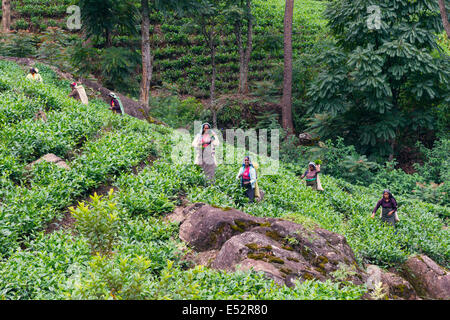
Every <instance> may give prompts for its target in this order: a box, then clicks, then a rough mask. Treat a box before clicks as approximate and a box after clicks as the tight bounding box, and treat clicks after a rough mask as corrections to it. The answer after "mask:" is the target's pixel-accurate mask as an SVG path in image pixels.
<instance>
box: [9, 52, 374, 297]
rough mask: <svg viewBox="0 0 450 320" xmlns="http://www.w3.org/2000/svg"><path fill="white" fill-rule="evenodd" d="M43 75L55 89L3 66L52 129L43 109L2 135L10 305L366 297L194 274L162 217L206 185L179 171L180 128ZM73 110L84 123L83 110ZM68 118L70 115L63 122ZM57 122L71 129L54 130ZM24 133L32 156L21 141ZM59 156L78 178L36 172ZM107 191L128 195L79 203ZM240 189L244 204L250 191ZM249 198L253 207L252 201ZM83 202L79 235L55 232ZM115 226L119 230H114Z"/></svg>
mask: <svg viewBox="0 0 450 320" xmlns="http://www.w3.org/2000/svg"><path fill="white" fill-rule="evenodd" d="M39 67H40V69H41V70H42V75H43V77H44V79H45V85H42V84H35V83H32V82H26V81H21V80H19V81H17V79H21V78H23V77H24V74H25V72H24V71H25V70H22V69H21V68H20V67H18V66H17V65H15V64H13V63H9V62H4V61H2V62H1V63H0V68H1V69H2V72H1V79H0V83H1V84H2V94H4V95H12V94H13V92H14V93H17V94H19V95H22V96H23V97H24V99H25V100H24V101H26V100H27V99H28V100H30V101H32V100H33V99H36V98H37V99H41V100H42V101H43V108H44V109H45V110H46V112H47V116H48V121H47V122H42V121H40V120H34V119H33V118H32V113H31V112H30V113H29V114H24V115H23V117H22V118H21V119H18V121H12V120H14V118H13V117H6V119H9V120H8V121H9V122H8V126H6V127H2V128H1V130H2V132H9V135H6V134H5V137H7V138H6V139H5V140H4V141H3V140H2V148H3V149H1V150H2V152H6V151H8V150H9V149H7V147H8V148H10V149H11V150H12V151H13V154H14V156H12V157H11V156H9V157H2V158H1V159H2V160H1V165H2V166H3V168H5V170H2V176H1V179H0V182H1V184H0V201H1V204H2V205H1V207H0V232H1V235H2V236H1V238H0V239H1V248H2V251H1V258H0V275H1V277H2V282H1V283H0V297H2V298H5V299H67V298H69V299H79V298H82V299H99V298H100V299H144V298H145V299H163V298H164V299H167V298H170V299H187V298H189V299H229V298H239V299H304V298H308V299H358V298H359V297H360V296H361V295H362V294H364V292H365V288H364V287H361V286H353V285H350V284H347V283H339V282H331V281H327V282H324V283H321V282H318V281H306V282H304V283H302V284H298V285H297V286H296V287H295V288H294V289H289V288H287V287H280V286H279V285H276V284H275V283H274V282H273V281H270V280H268V279H267V278H265V277H264V276H263V275H262V274H257V273H252V272H237V273H225V272H218V271H212V270H208V269H204V268H195V269H189V270H185V269H186V267H187V266H186V262H183V260H181V253H182V251H185V250H187V248H185V246H184V245H183V244H182V243H181V242H180V240H179V239H178V228H177V226H176V225H174V224H170V223H167V222H164V220H162V219H161V218H160V217H159V216H160V215H162V214H165V213H168V212H170V211H172V210H173V208H174V206H175V205H177V204H178V203H179V197H180V196H182V195H183V194H191V193H192V191H193V190H195V188H198V187H202V188H204V187H205V186H206V183H205V177H204V176H203V174H202V173H201V170H200V169H199V168H198V167H196V166H193V165H189V166H185V165H175V164H173V163H172V160H171V157H170V155H171V151H172V148H173V146H174V144H176V142H177V141H176V139H174V137H175V135H173V133H172V130H171V129H167V128H163V127H159V126H155V125H150V124H147V123H144V122H141V121H139V120H135V119H133V118H131V117H129V116H118V115H115V114H113V113H110V112H109V111H108V110H107V108H106V105H104V104H103V103H101V102H100V101H91V103H90V104H89V106H84V105H82V104H80V103H79V102H77V101H75V100H71V99H67V98H66V95H67V94H68V88H67V84H65V83H60V82H59V80H57V77H56V76H55V75H54V74H53V73H52V72H51V70H50V69H48V68H45V67H44V66H39ZM13 79H14V80H13ZM12 81H14V85H13V82H12ZM13 88H15V89H13ZM25 97H26V98H25ZM9 104H10V105H9V106H7V107H5V109H6V110H12V111H13V112H17V111H16V110H15V107H17V108H21V106H18V105H17V104H15V103H14V101H11V102H10V103H9ZM31 106H32V105H31ZM73 109H76V110H77V111H78V112H79V114H80V115H79V116H77V115H76V113H75V112H73V113H71V110H73ZM64 112H66V113H67V114H68V115H70V116H67V117H65V118H61V117H62V114H63V113H64ZM90 114H92V115H96V116H89V115H90ZM80 118H84V119H85V122H83V124H84V125H80V126H77V123H78V121H80ZM52 119H55V120H52ZM61 119H64V120H61ZM56 120H58V123H59V124H60V125H59V126H55V125H54V124H53V121H55V122H56ZM23 128H27V130H24V129H23ZM70 128H74V129H70ZM76 128H78V129H76ZM82 128H84V130H86V131H83V130H81V129H82ZM80 130H81V131H80ZM18 132H20V137H21V139H22V144H23V146H24V148H23V150H22V148H19V147H18V146H15V144H13V141H14V139H13V138H12V137H14V136H15V135H17V137H18V136H19V133H18ZM39 132H42V133H40V134H38V133H39ZM60 135H61V136H62V137H64V139H63V138H58V137H59V136H60ZM8 137H10V138H8ZM38 137H40V138H39V139H38ZM44 137H47V139H45V140H43V141H44V142H43V143H41V144H37V145H36V141H40V140H41V139H42V138H44ZM49 137H53V138H52V139H49ZM79 137H84V138H83V139H81V140H80V139H79ZM27 146H28V147H27ZM50 151H51V152H54V153H56V154H57V155H59V156H61V157H62V158H63V159H65V160H66V161H67V163H68V165H69V166H70V170H66V169H62V168H58V167H57V166H55V165H53V164H48V163H40V164H37V165H35V166H33V167H32V168H31V169H26V168H25V165H26V164H27V163H28V162H30V161H33V160H35V159H37V158H39V157H40V156H42V155H43V154H45V153H47V152H50ZM7 154H8V155H9V154H10V153H7ZM149 154H150V155H151V156H152V157H155V156H159V157H160V159H159V160H158V161H156V162H154V163H153V165H151V166H147V167H145V168H143V169H142V171H140V172H138V173H137V174H131V169H132V168H133V167H136V166H137V165H139V164H140V163H141V164H142V163H144V165H145V162H143V161H144V160H145V159H147V158H148V156H149ZM147 164H149V163H147ZM106 183H108V184H113V185H115V186H116V188H117V189H118V191H117V192H116V193H110V195H109V197H108V198H105V199H103V198H99V197H97V198H96V197H94V198H93V199H91V200H92V201H93V202H92V203H87V204H86V205H74V204H75V203H76V201H78V200H79V199H80V197H81V199H83V198H85V197H86V196H87V195H89V194H91V192H92V190H94V189H95V188H96V187H98V186H100V185H102V184H106ZM227 190H231V189H227ZM233 190H234V191H235V193H234V194H235V195H238V192H239V189H238V188H234V189H233ZM238 198H239V199H241V200H240V201H241V203H244V201H243V200H244V199H243V197H242V196H241V195H239V196H238ZM211 203H214V201H213V202H211ZM71 205H72V206H74V209H73V210H72V213H73V215H74V217H75V219H76V225H77V226H78V231H79V233H71V232H68V231H65V230H60V231H56V232H52V231H47V226H48V225H49V223H50V222H52V221H55V219H58V218H60V217H62V216H63V215H64V213H65V212H67V208H68V207H69V206H71ZM76 206H78V209H76V208H75V207H76ZM113 218H114V219H113ZM111 219H113V220H114V224H113V225H111V223H110V222H111V221H109V222H107V221H108V220H111ZM105 222H106V224H105ZM100 231H101V232H100ZM48 232H50V233H48ZM93 252H98V253H100V254H97V255H93ZM103 253H106V255H102V254H103ZM212 284H214V286H212ZM211 287H214V288H215V290H214V291H211Z"/></svg>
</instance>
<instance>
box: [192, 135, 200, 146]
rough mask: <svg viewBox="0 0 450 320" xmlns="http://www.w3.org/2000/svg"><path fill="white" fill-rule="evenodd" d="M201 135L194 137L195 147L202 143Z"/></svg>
mask: <svg viewBox="0 0 450 320" xmlns="http://www.w3.org/2000/svg"><path fill="white" fill-rule="evenodd" d="M199 140H200V135H198V134H197V135H196V136H195V138H194V141H192V146H193V147H194V148H198V147H199V144H200V141H199Z"/></svg>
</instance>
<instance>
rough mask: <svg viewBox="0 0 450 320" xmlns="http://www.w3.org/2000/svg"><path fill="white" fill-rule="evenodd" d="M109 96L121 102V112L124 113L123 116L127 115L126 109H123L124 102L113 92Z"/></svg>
mask: <svg viewBox="0 0 450 320" xmlns="http://www.w3.org/2000/svg"><path fill="white" fill-rule="evenodd" d="M108 95H109V96H110V97H111V98H113V99H116V100H117V102H119V107H120V111H121V112H122V114H125V109H124V108H123V105H122V101H120V99H119V97H118V96H117V95H116V94H115V93H114V92H112V91H111V92H110V93H109V94H108Z"/></svg>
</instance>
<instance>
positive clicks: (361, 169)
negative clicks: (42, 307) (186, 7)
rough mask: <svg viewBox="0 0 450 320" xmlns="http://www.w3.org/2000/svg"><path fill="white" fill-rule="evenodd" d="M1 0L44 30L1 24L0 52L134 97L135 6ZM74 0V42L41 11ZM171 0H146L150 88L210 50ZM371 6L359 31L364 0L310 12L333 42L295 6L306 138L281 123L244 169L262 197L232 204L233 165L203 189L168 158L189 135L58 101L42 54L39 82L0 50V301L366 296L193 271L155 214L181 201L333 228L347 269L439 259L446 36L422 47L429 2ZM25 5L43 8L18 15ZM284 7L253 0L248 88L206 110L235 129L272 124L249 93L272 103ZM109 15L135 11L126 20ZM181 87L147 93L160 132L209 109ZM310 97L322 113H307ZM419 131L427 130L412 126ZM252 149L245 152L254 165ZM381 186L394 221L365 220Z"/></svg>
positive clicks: (172, 81)
mask: <svg viewBox="0 0 450 320" xmlns="http://www.w3.org/2000/svg"><path fill="white" fill-rule="evenodd" d="M198 2H201V1H198ZM13 3H14V6H13V9H14V10H15V12H16V13H19V14H20V18H19V19H17V20H16V21H15V25H14V28H16V29H21V30H22V29H29V31H33V32H44V33H42V34H40V35H29V34H22V33H19V34H12V35H8V36H5V38H4V39H5V41H4V42H3V41H1V42H0V54H4V55H8V56H18V57H28V56H35V57H39V58H41V59H45V60H46V61H49V62H50V63H51V64H54V65H58V67H60V68H62V69H64V70H70V71H75V72H76V73H78V74H79V75H88V74H90V73H93V74H94V75H96V76H97V77H99V78H100V80H101V81H102V82H103V84H105V85H107V86H109V87H111V88H114V89H117V88H118V89H120V91H122V92H127V93H130V94H134V95H135V94H137V93H138V89H137V88H138V82H139V80H140V77H139V76H136V74H138V72H139V68H140V65H139V64H140V60H139V56H140V39H139V37H138V33H137V31H138V25H137V24H138V22H137V20H135V19H136V17H135V15H136V14H137V11H136V10H137V9H139V6H137V7H133V4H134V5H136V4H137V2H136V1H131V0H123V1H120V4H121V5H120V6H116V7H114V8H111V6H110V7H105V8H104V10H100V11H101V12H100V14H98V15H96V10H98V9H99V8H98V7H97V6H96V4H97V3H98V1H84V0H83V1H81V0H80V1H75V0H74V1H51V2H49V4H48V6H47V7H48V8H44V7H46V5H44V4H43V3H41V2H38V1H35V0H27V1H13ZM72 3H80V4H81V5H83V6H84V8H85V9H89V10H90V11H89V10H87V11H86V12H85V14H87V13H88V14H89V15H90V17H91V18H92V17H94V18H95V19H97V20H95V19H94V20H92V21H88V24H89V25H90V29H89V30H88V32H89V33H90V34H91V35H92V36H94V37H93V39H92V42H91V44H90V45H88V46H86V45H85V44H83V42H82V39H81V38H80V36H79V35H77V34H73V35H70V34H66V33H62V32H60V31H58V30H56V31H55V30H51V31H48V32H45V30H46V29H47V26H46V24H48V25H50V24H52V25H55V26H56V25H59V26H61V22H62V21H56V20H52V18H55V19H57V18H63V17H64V12H63V10H62V9H63V7H62V6H63V5H64V6H67V5H68V4H72ZM107 3H108V1H106V2H104V4H107ZM177 3H178V1H175V0H174V1H170V2H165V5H167V7H165V6H164V4H163V2H162V1H156V4H155V6H154V7H153V8H152V13H151V22H152V26H151V28H152V30H151V31H152V32H151V34H152V46H153V49H152V52H153V55H154V63H155V65H154V67H155V68H154V70H155V74H154V79H153V80H154V81H153V85H154V86H161V87H163V88H164V89H167V90H168V91H170V92H171V93H172V94H174V95H176V94H182V95H185V94H188V95H189V96H195V97H197V98H205V97H208V95H209V93H208V91H209V85H210V82H209V77H210V75H209V74H210V72H211V66H210V63H211V61H210V56H209V54H210V52H209V48H208V46H207V44H205V42H204V37H203V35H202V34H201V30H200V28H199V27H198V26H195V25H194V24H193V22H194V20H195V19H193V18H192V17H191V18H188V17H186V16H184V17H183V16H182V15H179V14H178V11H177V14H175V13H174V11H171V10H173V9H174V8H175V9H180V8H181V7H178V6H177ZM373 3H375V4H378V5H380V6H381V7H382V9H383V10H384V11H383V12H384V15H383V19H382V27H381V29H379V30H376V29H375V30H369V29H367V24H366V19H367V15H368V13H367V11H366V6H367V4H369V1H362V0H361V1H346V0H338V1H332V2H331V3H330V5H329V8H328V10H327V11H326V16H325V18H326V19H327V20H328V21H329V23H328V26H329V29H330V30H331V31H332V33H333V37H334V38H332V39H330V38H329V39H327V40H325V41H322V40H323V39H322V38H323V37H325V32H326V30H328V29H327V28H328V27H327V26H326V25H325V24H326V20H325V19H324V17H323V16H322V14H321V13H322V11H323V9H324V8H325V5H326V4H325V1H314V0H309V1H307V0H298V1H296V2H295V4H296V7H295V16H294V34H295V37H294V44H293V46H294V57H295V59H296V63H295V67H294V69H295V70H294V80H295V81H294V82H295V84H294V92H295V94H294V113H295V115H294V120H295V124H296V128H297V129H298V130H303V129H304V128H307V127H308V126H309V128H311V129H313V130H312V131H314V132H315V133H317V134H318V136H319V138H317V139H313V142H312V144H313V146H310V147H303V146H299V145H298V138H297V137H294V136H291V137H286V136H285V133H284V132H282V140H283V141H282V145H281V166H280V169H279V171H278V172H277V173H276V174H273V175H261V176H259V177H258V178H259V186H260V188H261V189H262V190H263V191H264V192H265V199H264V201H263V202H261V203H255V204H248V200H247V198H246V197H245V196H244V193H243V190H242V189H241V187H240V186H239V184H238V182H237V180H236V179H235V176H236V173H237V170H238V168H239V165H240V160H238V162H237V163H235V164H234V165H230V164H226V165H225V164H220V165H219V167H218V168H217V173H216V183H215V184H214V185H209V184H207V183H206V179H205V177H204V175H203V172H202V170H201V169H200V168H199V167H198V166H195V165H193V164H191V163H181V164H180V163H176V162H174V159H173V158H172V156H173V155H174V154H172V152H173V151H174V150H175V149H174V147H176V146H179V145H180V143H181V144H183V145H184V146H186V147H187V148H189V149H191V148H190V146H191V144H190V143H191V141H192V137H191V136H187V135H183V134H181V135H180V134H178V133H176V132H175V131H174V130H173V129H170V128H167V127H162V126H157V125H154V124H148V123H146V122H143V121H139V120H137V119H134V118H132V117H129V116H127V115H124V116H119V115H116V114H113V113H111V112H110V111H109V110H108V107H107V106H106V105H105V104H104V103H103V102H102V101H99V100H95V99H94V100H91V101H90V103H89V105H88V106H86V105H83V104H81V103H79V102H77V101H75V100H73V99H70V98H68V97H67V95H68V93H69V83H68V82H67V81H62V80H61V79H59V78H58V76H57V75H56V74H55V73H54V72H53V71H52V70H51V69H50V68H49V67H47V66H45V65H43V64H38V65H37V67H38V68H39V69H40V73H41V74H42V77H43V79H44V82H43V83H34V82H30V81H27V80H25V75H26V72H27V70H26V69H22V68H21V67H19V66H18V65H16V64H14V63H10V62H6V61H0V99H1V101H2V105H1V107H0V136H1V137H2V139H1V140H0V278H1V279H2V281H0V299H1V298H4V299H358V298H360V297H361V296H362V295H363V294H364V293H365V292H366V288H365V287H364V286H354V285H351V284H349V283H347V282H342V279H340V277H339V275H338V274H336V276H334V278H333V281H331V280H328V281H326V282H319V281H317V280H312V281H305V282H302V283H297V284H296V286H295V287H293V288H287V287H285V286H279V285H277V284H275V283H274V282H273V281H271V280H268V279H267V278H266V277H264V275H263V274H261V273H255V272H241V271H237V272H234V273H227V272H222V271H215V270H210V269H208V268H204V267H195V268H191V267H192V265H190V264H189V263H187V262H186V261H185V260H183V259H182V257H183V256H184V255H185V254H186V253H187V252H189V249H188V248H186V246H185V245H184V243H182V242H181V241H180V240H179V238H178V226H177V225H176V224H172V223H169V222H167V221H166V219H164V216H165V215H166V214H168V213H170V212H172V211H173V210H174V209H175V207H176V206H177V205H180V204H181V203H184V202H185V201H188V202H205V203H208V204H211V205H215V206H218V207H224V208H228V207H234V208H238V209H240V210H242V211H244V212H247V213H249V214H252V215H255V216H260V217H276V218H284V219H289V220H292V221H295V222H297V223H301V224H302V225H304V226H305V227H307V228H310V229H314V228H316V227H322V228H325V229H328V230H331V231H334V232H337V233H340V234H342V235H344V236H345V237H346V239H347V241H348V243H349V244H350V246H351V248H352V249H353V251H354V252H355V256H356V258H357V261H358V263H359V265H360V266H361V267H364V264H366V263H374V264H377V265H380V266H383V267H390V266H394V267H395V266H399V265H400V264H401V263H403V262H404V261H405V260H406V259H407V258H408V256H409V255H411V254H416V253H423V254H426V255H427V256H429V257H430V258H432V259H433V260H435V261H436V262H437V263H439V264H441V265H443V266H444V267H446V268H448V267H450V265H449V261H450V251H449V244H450V237H449V234H448V229H447V223H448V217H449V216H450V210H449V208H448V204H449V196H448V194H449V191H450V185H449V183H450V182H449V181H450V179H449V178H450V171H449V169H448V168H449V164H450V163H449V154H450V149H449V147H450V145H449V140H448V139H449V137H448V106H449V105H450V104H449V96H448V93H449V90H448V83H449V74H450V72H449V70H448V66H449V65H450V64H449V62H448V48H446V50H447V51H445V48H444V51H441V48H440V47H438V45H437V43H439V45H440V46H444V45H445V43H446V42H445V40H442V39H441V40H439V42H436V40H437V33H438V32H439V31H440V26H439V25H438V22H439V21H438V16H437V15H436V10H435V9H436V3H435V2H433V3H431V2H430V1H428V0H420V1H415V2H414V3H413V5H412V4H411V3H410V2H408V5H411V6H410V7H409V6H408V8H407V7H405V3H406V2H404V1H394V2H392V1H375V2H374V1H371V2H370V4H373ZM393 3H395V4H397V5H396V6H394V5H393ZM178 4H180V3H178ZM184 4H186V3H184ZM49 8H52V10H53V11H52V12H51V11H50V9H49ZM64 8H65V7H64ZM430 8H431V9H432V10H431V11H430ZM33 10H35V12H39V17H41V18H42V17H45V18H46V19H45V21H44V20H42V19H41V21H38V20H37V19H38V18H36V17H34V16H32V15H31V12H33ZM111 10H112V11H111ZM283 10H284V1H283V0H270V1H264V0H253V15H254V32H255V34H254V50H253V53H252V60H251V63H250V81H251V84H252V86H253V88H252V90H254V91H255V96H249V97H247V99H239V101H238V102H235V101H232V99H231V100H230V101H227V102H226V103H223V101H221V103H222V104H223V107H222V109H221V110H219V112H218V119H219V122H221V123H224V124H227V125H229V126H233V127H236V126H240V127H241V128H247V127H248V125H249V124H248V122H247V120H249V119H248V118H247V117H246V116H247V115H249V114H250V115H251V116H252V117H254V118H255V119H256V120H257V121H256V127H257V128H274V129H278V128H279V123H278V119H277V114H276V112H273V111H272V110H269V111H261V110H259V109H258V108H257V107H255V105H258V106H259V105H260V104H262V103H264V102H269V105H270V106H272V107H273V103H276V101H277V99H278V98H279V93H280V92H279V91H280V90H279V84H280V81H281V80H282V79H281V72H280V70H281V61H282V58H283V37H282V36H283V35H282V30H283ZM409 10H410V11H409ZM181 11H182V10H179V12H181ZM167 12H171V13H172V14H170V15H165V13H167ZM411 12H412V13H414V15H411V14H410V13H411ZM386 13H389V15H387V14H386ZM224 14H228V13H225V12H224ZM124 15H125V16H131V15H132V16H133V18H134V19H130V20H129V22H131V24H130V23H126V22H124V21H123V20H124V19H123V17H124ZM85 17H86V16H85ZM218 19H219V21H220V22H221V23H219V25H218V26H217V30H218V32H219V36H218V37H217V40H218V47H217V49H218V51H217V56H216V59H217V61H216V62H217V64H218V81H217V83H216V85H217V88H218V91H219V93H220V94H225V95H228V94H230V93H235V92H236V90H237V83H238V71H239V63H238V61H239V55H238V50H237V47H236V43H235V40H236V39H235V38H234V37H235V35H234V32H233V31H234V30H233V28H234V27H235V25H234V24H233V22H232V21H228V19H227V17H226V16H225V15H223V16H222V15H221V14H219V17H218ZM51 21H53V22H51ZM127 21H128V20H127ZM100 22H101V23H100ZM197 22H198V21H197ZM27 26H28V27H27ZM321 52H323V54H322V55H319V53H321ZM445 52H447V53H445ZM69 57H70V58H69ZM311 83H312V85H310V84H311ZM230 96H232V95H230ZM197 98H193V97H189V98H184V99H183V100H181V99H179V98H177V97H175V96H169V97H167V96H164V95H163V96H160V97H157V98H153V99H151V102H150V104H151V106H152V110H151V114H152V115H153V116H155V117H157V118H159V119H162V120H164V121H165V122H166V123H167V124H169V126H171V127H173V128H180V127H184V128H189V129H193V128H192V126H191V125H192V122H193V121H194V120H210V116H211V115H210V113H209V112H207V111H205V110H204V108H203V107H202V104H201V102H200V100H197ZM223 100H226V99H223ZM270 103H272V105H271V104H270ZM272 107H271V108H272ZM308 107H311V109H310V111H313V112H321V114H314V116H313V117H312V118H311V115H310V114H308V113H307V111H308V110H307V108H308ZM38 111H43V112H45V113H46V117H47V120H46V121H41V120H39V119H36V117H35V115H36V113H37V112H38ZM259 113H261V114H260V115H258V114H259ZM255 119H252V120H255ZM252 125H253V124H252ZM420 134H424V135H426V137H425V138H424V139H419V138H417V137H418V136H419V135H420ZM339 135H340V136H342V137H343V138H339V137H338V136H339ZM328 137H329V138H332V139H330V140H327V141H325V142H322V141H320V139H323V140H324V138H328ZM436 138H438V139H436ZM417 140H421V141H423V144H422V143H418V144H417V145H416V142H417ZM432 142H434V144H433V143H432ZM399 145H405V146H406V145H409V146H414V147H416V148H417V150H420V152H421V154H422V155H423V157H422V159H421V161H420V164H416V165H415V170H416V173H415V174H410V175H408V174H406V173H405V172H403V171H402V170H400V169H396V168H395V166H396V162H395V160H393V161H391V162H387V163H386V157H385V156H386V155H387V154H389V153H391V152H392V150H391V147H392V146H394V148H397V149H398V146H399ZM231 152H234V153H235V154H237V155H238V158H242V156H243V155H244V153H245V151H244V150H240V149H236V148H234V147H232V148H231ZM48 153H53V154H55V155H57V156H59V157H61V158H62V159H64V160H65V161H66V163H67V164H68V166H69V167H70V169H64V168H60V167H58V166H56V165H54V164H50V163H46V162H41V163H38V164H35V165H33V166H29V164H30V163H31V162H33V161H35V160H37V159H39V158H40V157H42V156H43V155H45V154H48ZM186 154H188V153H186ZM397 155H400V152H398V153H396V156H397ZM255 159H256V158H255ZM316 159H317V160H316ZM267 160H268V159H267V158H260V159H258V162H259V163H260V165H261V169H264V166H265V165H267V164H268V163H270V161H267ZM311 160H313V161H314V160H316V163H317V162H321V163H322V175H323V176H322V184H323V186H324V188H325V191H324V192H315V191H313V190H311V188H309V187H306V186H305V185H304V184H303V183H302V182H301V181H300V180H299V177H298V176H299V175H301V174H303V172H304V170H305V169H306V164H307V163H308V162H309V161H311ZM381 163H382V165H381ZM111 188H113V189H114V190H116V191H115V192H112V191H111V192H110V193H109V194H108V195H107V196H103V197H101V196H97V195H96V194H95V193H94V192H96V191H98V190H102V189H108V190H110V189H111ZM385 188H389V189H390V190H391V191H392V192H393V193H394V196H395V197H396V199H397V202H398V203H399V216H400V219H401V221H400V222H399V223H398V224H397V226H396V228H395V229H393V228H392V227H390V226H387V225H384V224H383V223H381V221H380V219H378V214H377V215H376V217H377V218H376V219H370V214H371V212H372V209H373V207H374V206H375V204H376V202H377V201H378V200H379V199H380V198H381V192H382V190H383V189H385ZM93 194H94V195H93ZM92 195H93V196H92ZM83 201H84V202H83ZM67 215H70V216H71V217H72V218H74V219H75V223H74V229H73V230H64V229H63V230H59V229H58V230H56V231H54V230H52V229H51V228H49V227H50V225H55V224H56V225H57V224H58V223H59V221H60V219H62V218H63V217H64V216H66V217H67ZM55 222H56V223H55ZM71 231H72V232H71Z"/></svg>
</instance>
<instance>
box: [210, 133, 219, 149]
mask: <svg viewBox="0 0 450 320" xmlns="http://www.w3.org/2000/svg"><path fill="white" fill-rule="evenodd" d="M211 132H212V136H213V137H214V139H211V144H212V145H213V146H214V147H217V146H218V145H219V144H220V141H219V138H218V137H217V134H216V133H215V132H214V131H213V130H211Z"/></svg>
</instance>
